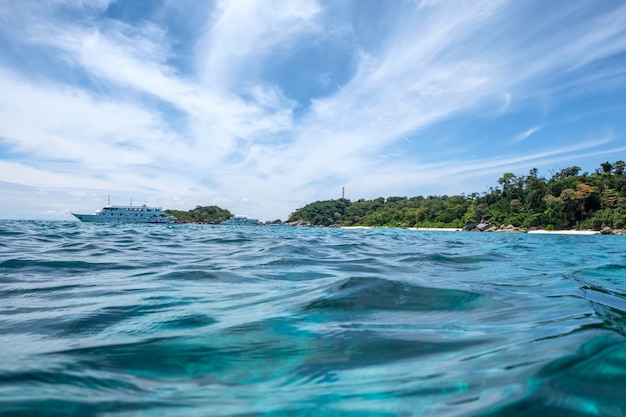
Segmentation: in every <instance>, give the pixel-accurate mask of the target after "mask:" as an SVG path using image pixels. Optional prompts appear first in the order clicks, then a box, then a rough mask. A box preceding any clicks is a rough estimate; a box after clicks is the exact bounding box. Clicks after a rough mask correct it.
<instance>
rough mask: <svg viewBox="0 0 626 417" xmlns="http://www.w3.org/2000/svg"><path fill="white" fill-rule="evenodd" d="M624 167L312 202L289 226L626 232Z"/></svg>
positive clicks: (605, 165) (508, 175)
mask: <svg viewBox="0 0 626 417" xmlns="http://www.w3.org/2000/svg"><path fill="white" fill-rule="evenodd" d="M625 167H626V164H625V163H624V162H623V161H617V162H614V163H609V162H604V163H602V164H601V166H600V168H598V169H597V170H596V171H595V172H593V173H591V174H589V173H588V172H584V173H582V174H580V168H579V167H577V166H574V167H569V168H565V169H562V170H560V171H558V172H555V173H553V175H552V176H551V178H549V179H546V178H543V177H540V176H538V171H537V169H532V170H530V172H529V174H528V175H526V176H517V175H515V174H512V173H505V174H504V175H503V176H502V177H501V178H500V179H498V184H499V186H497V187H495V188H490V189H489V192H484V193H482V194H478V193H472V194H471V195H460V196H446V195H444V196H429V197H421V196H420V197H411V198H408V197H388V198H387V199H384V198H382V197H380V198H377V199H374V200H363V199H361V200H358V201H355V202H352V201H350V200H347V199H344V198H341V199H338V200H326V201H316V202H314V203H311V204H307V205H306V206H304V207H302V208H299V209H297V210H296V211H295V212H294V213H292V214H291V215H290V217H289V221H292V222H293V221H299V220H300V221H307V222H310V223H311V224H313V225H318V226H331V225H341V226H357V225H358V226H391V227H463V225H464V224H465V222H466V221H468V220H474V221H480V220H481V219H483V218H489V219H490V222H491V224H492V225H497V226H500V225H509V224H511V225H514V226H518V227H524V228H531V227H536V228H547V229H571V228H574V229H594V230H599V229H601V228H603V227H611V228H616V229H620V228H624V227H625V226H626V173H625Z"/></svg>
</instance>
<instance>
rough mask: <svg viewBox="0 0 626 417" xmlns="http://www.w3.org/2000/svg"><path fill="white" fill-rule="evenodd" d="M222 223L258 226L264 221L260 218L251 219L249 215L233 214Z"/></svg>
mask: <svg viewBox="0 0 626 417" xmlns="http://www.w3.org/2000/svg"><path fill="white" fill-rule="evenodd" d="M220 224H223V225H226V226H258V225H260V224H262V223H261V222H260V221H259V220H258V219H249V218H248V217H247V216H233V217H231V218H230V219H228V220H224V221H223V222H221V223H220Z"/></svg>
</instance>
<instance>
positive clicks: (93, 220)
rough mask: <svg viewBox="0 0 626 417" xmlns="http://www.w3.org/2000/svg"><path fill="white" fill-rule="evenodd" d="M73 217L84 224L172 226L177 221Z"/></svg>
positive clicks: (79, 215)
mask: <svg viewBox="0 0 626 417" xmlns="http://www.w3.org/2000/svg"><path fill="white" fill-rule="evenodd" d="M72 216H74V217H76V218H77V219H78V220H80V221H81V222H83V223H146V224H172V223H175V222H176V221H175V220H173V219H167V218H165V219H141V218H139V219H133V218H131V217H128V218H119V219H115V218H107V217H104V216H100V215H97V214H78V213H72Z"/></svg>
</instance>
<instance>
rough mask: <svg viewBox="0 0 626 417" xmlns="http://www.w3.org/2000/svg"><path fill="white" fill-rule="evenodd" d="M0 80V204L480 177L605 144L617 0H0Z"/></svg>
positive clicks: (610, 155) (620, 20)
mask: <svg viewBox="0 0 626 417" xmlns="http://www.w3.org/2000/svg"><path fill="white" fill-rule="evenodd" d="M0 92H1V93H0V195H1V198H0V218H4V219H43V220H70V219H71V218H72V217H71V212H75V213H91V212H93V211H94V210H96V209H99V208H101V207H102V206H103V205H105V204H107V203H108V201H109V199H110V202H111V203H112V204H129V203H130V201H132V202H133V204H144V203H146V204H148V205H154V206H161V207H164V208H166V209H177V210H190V209H193V208H194V207H196V206H208V205H217V206H219V207H222V208H225V209H227V210H229V211H231V212H232V213H233V214H240V215H248V216H250V217H254V218H258V219H260V220H274V219H282V220H286V219H287V217H288V216H289V214H290V213H292V212H294V211H295V210H296V209H298V208H300V207H303V206H304V205H306V204H308V203H311V202H313V201H317V200H326V199H336V198H341V197H342V195H345V197H346V198H348V199H350V200H352V201H356V200H358V199H361V198H365V199H372V198H377V197H389V196H408V197H412V196H419V195H421V196H429V195H458V194H463V193H464V194H471V193H474V192H478V193H481V192H487V191H488V190H489V189H490V187H497V186H498V183H497V180H498V178H500V177H502V175H503V174H504V173H507V172H511V173H514V174H516V175H519V176H521V175H527V174H528V173H529V171H530V170H531V169H533V168H537V169H538V170H539V175H540V176H543V177H547V178H549V177H550V176H551V175H552V174H553V173H554V172H558V171H559V170H561V169H563V168H567V167H571V166H579V167H581V169H582V171H588V172H594V171H595V170H596V169H598V168H599V167H600V163H602V162H604V161H610V162H613V161H616V160H626V3H624V2H623V1H622V0H598V1H589V0H582V1H577V0H555V1H545V0H524V1H519V0H473V1H465V0H461V1H456V0H450V1H448V0H404V1H403V0H385V1H382V0H332V1H331V0H328V1H322V0H319V1H316V0H289V1H283V0H241V1H238V0H232V1H209V0H207V1H198V0H119V1H114V0H46V1H22V0H0ZM342 193H345V194H342Z"/></svg>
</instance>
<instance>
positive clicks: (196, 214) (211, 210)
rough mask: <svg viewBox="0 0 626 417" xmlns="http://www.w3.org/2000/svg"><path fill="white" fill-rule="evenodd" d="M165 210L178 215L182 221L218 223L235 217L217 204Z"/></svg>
mask: <svg viewBox="0 0 626 417" xmlns="http://www.w3.org/2000/svg"><path fill="white" fill-rule="evenodd" d="M165 212H166V213H167V214H169V215H170V216H174V217H176V220H178V222H180V223H204V224H217V223H220V222H223V221H224V220H228V219H230V218H231V217H233V215H232V214H231V212H230V211H228V210H225V209H222V208H219V207H217V206H204V207H202V206H197V207H196V208H195V209H193V210H189V211H181V210H165Z"/></svg>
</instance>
